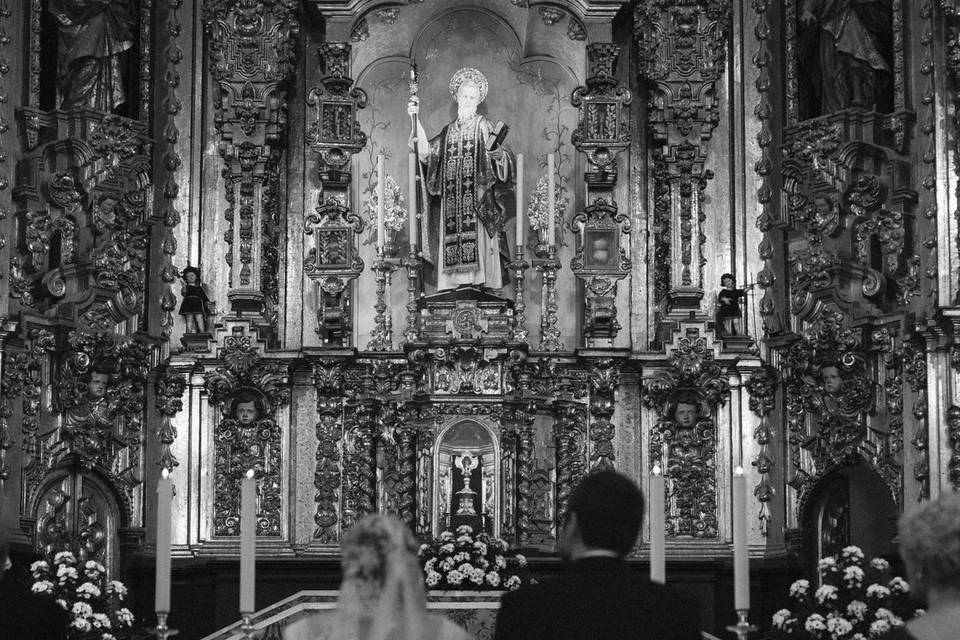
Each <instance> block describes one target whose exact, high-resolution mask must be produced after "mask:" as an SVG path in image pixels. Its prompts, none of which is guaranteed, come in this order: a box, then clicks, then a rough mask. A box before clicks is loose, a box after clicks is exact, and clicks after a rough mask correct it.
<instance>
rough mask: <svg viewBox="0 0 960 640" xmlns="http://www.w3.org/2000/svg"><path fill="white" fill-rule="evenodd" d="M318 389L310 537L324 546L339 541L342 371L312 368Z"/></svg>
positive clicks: (322, 365)
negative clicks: (311, 530) (313, 524)
mask: <svg viewBox="0 0 960 640" xmlns="http://www.w3.org/2000/svg"><path fill="white" fill-rule="evenodd" d="M314 386H315V387H316V389H317V414H318V415H319V416H320V420H319V421H318V422H317V453H316V468H315V470H314V475H313V486H314V487H315V488H316V490H317V491H316V494H315V496H314V501H315V502H316V503H317V512H316V514H315V515H314V516H313V520H314V522H315V523H316V525H317V526H316V528H315V529H314V532H313V537H314V538H317V539H318V540H319V541H320V542H322V543H324V544H329V543H334V542H337V541H338V540H339V539H340V532H339V528H338V526H337V525H338V523H339V521H340V471H341V469H340V460H341V446H342V444H341V441H342V438H343V426H342V424H343V370H342V367H341V366H340V364H338V363H336V362H333V361H326V362H321V363H319V364H317V366H316V367H315V368H314Z"/></svg>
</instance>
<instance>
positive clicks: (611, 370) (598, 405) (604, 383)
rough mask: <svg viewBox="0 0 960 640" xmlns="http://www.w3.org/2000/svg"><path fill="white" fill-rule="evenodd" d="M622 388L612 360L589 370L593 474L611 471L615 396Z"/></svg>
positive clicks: (618, 369) (614, 457) (617, 370)
mask: <svg viewBox="0 0 960 640" xmlns="http://www.w3.org/2000/svg"><path fill="white" fill-rule="evenodd" d="M619 384H620V367H619V365H618V364H617V363H615V362H613V361H612V360H608V359H604V360H598V361H596V362H595V363H593V365H592V366H591V368H590V416H591V418H592V419H593V420H592V421H591V423H590V445H591V446H590V471H602V470H612V469H613V468H614V464H613V462H614V460H615V459H616V456H615V455H614V450H613V435H614V430H615V428H614V426H613V422H612V421H611V417H612V416H613V410H614V396H615V395H616V392H617V387H618V386H619Z"/></svg>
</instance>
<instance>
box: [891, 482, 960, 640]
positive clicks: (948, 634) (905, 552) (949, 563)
mask: <svg viewBox="0 0 960 640" xmlns="http://www.w3.org/2000/svg"><path fill="white" fill-rule="evenodd" d="M900 555H901V556H902V557H903V561H904V562H905V563H906V565H907V579H908V581H909V582H910V586H911V590H912V593H913V596H914V597H915V598H918V599H920V600H923V601H924V602H925V603H926V606H927V611H926V613H925V614H924V615H922V616H920V617H918V618H914V619H913V620H910V621H909V622H908V623H907V625H906V626H905V627H894V628H893V629H890V631H888V632H887V633H886V634H883V635H881V636H879V637H878V640H948V639H951V640H952V639H953V638H960V494H956V493H942V494H940V497H939V498H937V499H936V500H932V501H930V502H925V503H923V504H922V505H920V506H919V507H917V508H916V509H915V510H914V511H912V512H909V513H907V514H906V515H904V516H903V517H902V518H901V519H900Z"/></svg>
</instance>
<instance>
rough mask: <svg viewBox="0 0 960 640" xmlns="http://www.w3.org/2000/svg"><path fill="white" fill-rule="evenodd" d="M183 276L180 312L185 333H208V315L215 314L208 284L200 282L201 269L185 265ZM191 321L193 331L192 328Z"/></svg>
mask: <svg viewBox="0 0 960 640" xmlns="http://www.w3.org/2000/svg"><path fill="white" fill-rule="evenodd" d="M181 277H182V278H183V286H182V287H181V288H180V295H181V297H182V298H183V299H182V301H181V302H180V311H179V312H178V313H179V314H180V315H181V316H183V323H184V333H207V331H208V325H207V317H208V316H211V315H213V303H212V302H210V297H209V296H208V295H207V289H206V285H204V284H203V283H202V282H200V269H198V268H197V267H184V269H183V273H182V275H181ZM191 322H192V324H193V331H191V330H190V325H191ZM201 326H202V327H203V328H202V329H201Z"/></svg>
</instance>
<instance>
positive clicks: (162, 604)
mask: <svg viewBox="0 0 960 640" xmlns="http://www.w3.org/2000/svg"><path fill="white" fill-rule="evenodd" d="M172 508H173V482H172V481H171V480H170V472H169V471H167V470H166V469H164V470H163V471H162V472H161V473H160V480H159V481H157V576H156V587H155V589H154V591H155V596H154V607H153V608H154V610H155V611H156V612H157V613H170V524H171V517H170V513H171V509H172Z"/></svg>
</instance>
